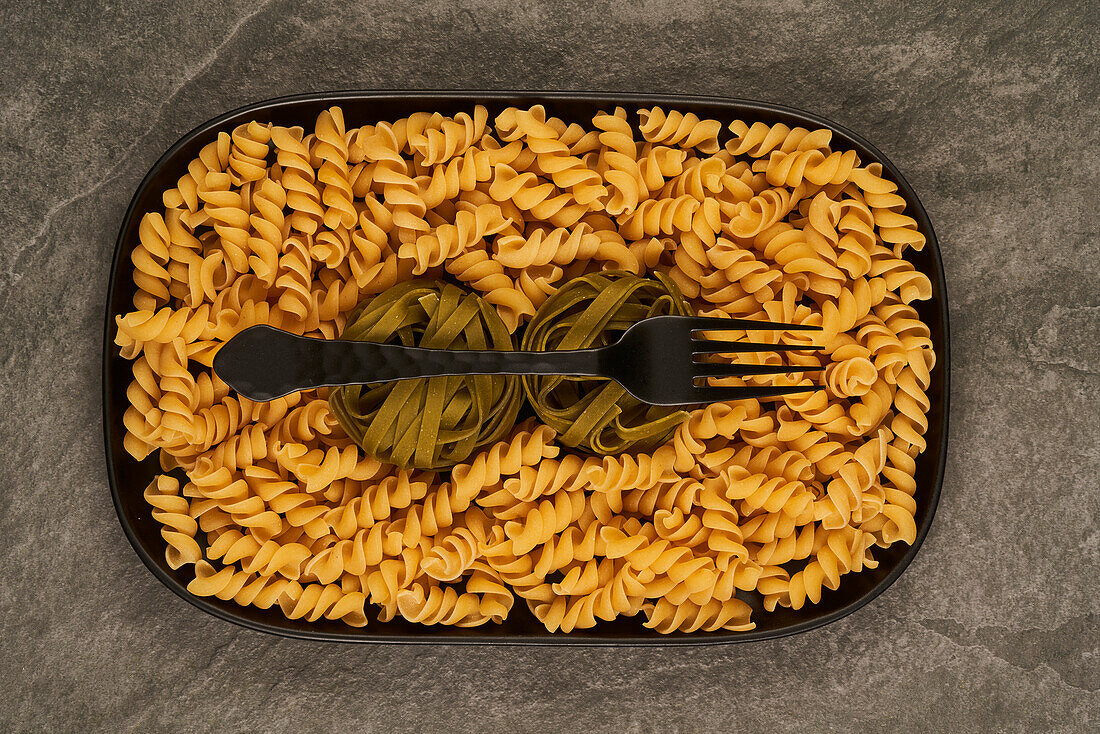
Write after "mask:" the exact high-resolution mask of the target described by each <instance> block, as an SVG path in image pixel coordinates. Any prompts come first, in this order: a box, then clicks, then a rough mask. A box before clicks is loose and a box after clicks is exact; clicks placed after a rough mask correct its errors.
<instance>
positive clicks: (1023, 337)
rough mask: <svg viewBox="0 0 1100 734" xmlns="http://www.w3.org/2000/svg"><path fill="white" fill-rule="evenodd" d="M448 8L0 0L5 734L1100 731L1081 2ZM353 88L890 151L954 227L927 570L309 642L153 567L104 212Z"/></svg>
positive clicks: (111, 227)
mask: <svg viewBox="0 0 1100 734" xmlns="http://www.w3.org/2000/svg"><path fill="white" fill-rule="evenodd" d="M459 5H460V4H458V3H449V2H438V1H436V0H428V1H426V2H420V3H403V2H374V3H359V4H355V5H353V6H345V5H344V4H342V3H337V2H331V1H327V2H319V3H300V2H291V1H290V0H265V1H262V2H256V1H255V0H234V1H233V2H228V3H224V4H217V5H216V6H215V4H213V3H211V4H209V6H208V4H206V3H194V2H174V1H169V2H155V3H154V2H147V1H144V2H141V3H137V2H134V3H125V2H122V3H111V4H109V5H108V4H106V3H95V2H86V3H63V2H60V1H59V0H51V1H47V2H41V3H34V4H31V3H15V2H10V1H8V2H2V3H0V29H2V30H0V33H2V35H3V44H2V45H3V47H4V48H5V49H6V50H7V52H6V53H5V60H6V63H5V64H4V65H3V68H2V69H0V80H2V83H0V162H2V165H0V192H2V193H0V221H2V222H3V236H4V244H3V245H2V246H0V311H2V315H0V345H2V346H0V356H2V357H3V361H4V369H3V371H2V372H0V395H2V398H3V401H4V402H3V404H4V406H5V409H6V410H5V413H6V415H5V419H4V420H3V421H0V437H2V444H0V445H2V447H3V452H2V454H0V479H2V484H0V538H3V541H2V543H0V653H2V654H0V679H3V680H7V681H8V683H7V684H5V688H6V693H5V694H4V695H3V696H2V701H0V730H3V731H74V732H88V731H98V730H104V731H122V730H136V731H188V732H190V731H195V732H199V731H295V730H296V731H310V732H314V731H316V732H328V731H332V732H344V731H365V732H373V731H378V732H389V731H466V730H470V729H473V727H474V726H475V724H476V725H478V726H479V728H480V729H481V730H484V731H532V732H542V731H559V730H561V731H593V732H595V731H616V732H619V731H625V732H635V731H637V732H644V731H655V732H656V731H662V732H663V731H685V732H696V731H718V730H737V731H746V732H752V731H807V732H823V731H845V730H852V729H859V730H863V731H914V732H916V731H953V732H959V733H962V732H983V731H1020V732H1035V731H1054V730H1057V731H1085V730H1087V729H1088V728H1089V726H1090V722H1091V726H1093V727H1095V726H1096V721H1097V719H1098V718H1100V697H1098V694H1097V690H1098V688H1100V657H1098V649H1097V640H1098V639H1100V637H1098V636H1097V622H1098V621H1100V594H1097V593H1096V577H1097V576H1096V574H1097V566H1098V563H1097V561H1098V556H1100V535H1098V532H1097V526H1096V518H1097V509H1098V498H1100V488H1098V481H1097V476H1098V469H1100V453H1098V443H1097V439H1096V437H1097V435H1100V401H1098V397H1097V395H1098V394H1100V377H1098V375H1100V348H1098V346H1097V343H1098V342H1097V336H1098V334H1100V328H1098V327H1100V295H1098V294H1100V265H1098V263H1100V245H1098V237H1097V231H1098V225H1100V216H1098V213H1097V197H1096V182H1097V181H1098V180H1100V170H1098V169H1100V164H1098V157H1097V154H1096V151H1097V149H1098V146H1100V134H1098V131H1100V112H1098V106H1097V101H1096V100H1097V99H1098V98H1100V88H1098V86H1100V69H1098V63H1097V59H1098V58H1100V57H1098V56H1097V54H1096V38H1097V36H1098V35H1100V23H1098V20H1097V19H1098V17H1100V16H1098V14H1097V13H1096V12H1095V7H1092V8H1091V9H1090V7H1089V6H1090V3H1088V2H1066V1H1061V2H1057V1H1056V2H1050V3H1045V4H1042V3H1035V2H1022V1H1020V0H1013V1H1010V2H1005V3H1000V4H997V5H995V6H994V5H992V4H990V5H988V6H980V5H979V4H976V3H975V4H972V5H970V6H968V7H969V9H967V10H959V9H955V7H954V6H955V5H960V6H966V5H967V4H965V3H960V4H955V3H948V2H943V1H942V0H933V1H931V2H924V3H906V4H904V7H903V6H902V4H900V3H899V4H890V6H889V7H887V8H883V9H878V10H875V9H872V8H870V7H868V6H869V5H870V4H868V3H862V2H860V3H856V2H845V3H841V4H839V6H838V5H836V4H833V3H826V2H820V1H817V0H809V1H806V2H799V1H797V0H777V1H776V2H771V3H756V2H747V1H745V2H721V3H715V2H713V0H705V1H703V0H665V1H655V0H653V1H649V0H643V1H640V2H622V3H616V4H613V5H605V4H603V3H596V2H575V0H565V1H563V2H556V3H555V2H533V3H514V2H501V1H500V0H485V1H484V2H474V3H465V4H461V5H462V7H461V8H460V7H459ZM341 88H379V89H405V88H408V89H416V88H439V89H451V88H454V89H461V88H500V89H508V88H518V89H544V90H570V89H592V90H610V91H646V92H649V91H655V92H669V93H693V94H710V95H720V96H733V97H746V98H754V99H760V100H767V101H772V102H779V103H783V104H787V105H791V106H794V107H799V108H802V109H806V110H811V111H814V112H817V113H819V114H821V115H824V116H825V117H828V118H830V119H833V120H835V121H837V122H838V123H840V124H842V125H845V126H848V127H850V128H851V129H853V130H856V131H858V132H860V133H861V134H863V135H864V136H865V137H867V138H868V139H869V140H871V141H872V142H873V143H875V144H876V145H877V146H879V147H880V148H881V149H882V150H883V151H885V152H886V153H887V155H889V156H890V157H891V158H892V160H893V161H894V162H895V163H896V164H897V165H898V166H899V167H900V168H901V169H902V170H903V171H904V172H905V175H906V176H907V177H908V179H909V180H910V182H911V183H912V184H913V185H914V187H915V188H916V190H917V191H918V192H919V194H920V196H921V198H922V199H923V201H924V203H925V205H926V206H927V208H928V210H929V212H930V214H931V216H932V219H933V222H934V223H935V226H936V229H937V232H938V234H939V237H940V241H941V246H942V248H943V257H944V264H945V267H946V271H947V282H948V288H949V291H950V299H951V323H952V327H953V334H952V338H953V346H954V349H953V354H952V357H953V375H952V376H953V388H954V389H953V394H952V416H951V449H950V456H949V460H948V466H947V476H946V481H945V483H944V487H943V500H942V503H941V505H940V509H939V512H938V514H937V516H936V520H935V523H934V525H933V527H932V531H931V534H930V535H929V537H928V540H927V542H926V543H925V545H924V548H923V549H922V550H921V552H920V554H919V555H918V556H917V559H916V561H915V562H914V563H913V565H912V566H911V567H910V569H909V570H908V571H907V572H906V573H905V574H904V575H903V576H902V577H901V579H900V580H899V581H898V582H897V583H896V584H895V585H894V586H893V587H892V588H890V589H889V591H887V592H886V593H885V594H883V595H882V596H881V597H880V598H878V599H877V600H875V601H874V602H873V603H871V604H870V605H869V606H868V607H866V608H864V609H862V610H860V611H859V612H857V613H856V614H853V615H852V616H850V617H847V618H845V619H843V620H841V621H839V622H836V623H835V624H832V625H829V626H827V627H825V628H822V629H818V630H815V631H813V632H810V633H806V634H803V635H799V636H795V637H791V638H786V639H780V640H774V641H770V642H764V643H757V644H751V645H732V646H721V647H707V648H690V649H685V648H676V649H660V648H654V649H636V648H634V649H630V648H628V649H589V648H514V647H503V648H494V647H480V648H469V647H391V646H380V645H363V646H347V645H326V644H311V643H306V642H301V641H294V640H284V639H279V638H274V637H269V636H266V635H262V634H259V633H255V632H251V631H248V630H244V629H240V628H237V627H235V626H233V625H230V624H226V623H224V622H221V621H219V620H217V619H214V618H212V617H208V616H206V615H204V614H202V613H201V612H199V611H198V610H196V609H194V608H192V607H190V606H189V605H188V604H186V603H185V602H183V601H182V600H180V599H178V598H177V597H175V596H174V595H173V594H172V593H171V592H169V591H168V590H167V589H165V588H164V587H163V586H162V585H161V584H160V582H158V581H157V580H156V579H155V578H154V577H153V576H152V575H151V574H150V573H149V572H148V571H147V570H146V569H145V568H144V567H143V566H142V564H141V563H140V561H139V560H138V558H137V556H136V555H135V554H134V553H133V551H132V550H131V549H130V547H129V545H128V543H127V542H126V539H125V537H124V536H123V534H122V531H121V530H120V528H119V525H118V523H117V521H116V520H115V516H114V510H113V508H112V506H111V502H110V497H109V493H108V488H107V479H106V472H105V466H104V459H103V448H102V446H103V444H102V436H101V430H100V392H99V364H100V349H101V338H102V336H101V335H102V313H103V302H104V293H105V289H106V282H107V272H108V266H109V262H110V258H111V253H112V249H113V247H114V240H115V234H116V231H117V227H118V225H119V222H120V220H121V217H122V213H123V211H124V209H125V206H126V203H127V202H128V200H129V197H130V195H131V194H132V192H133V191H134V189H135V187H136V186H137V184H138V182H139V181H140V180H141V177H142V176H143V175H144V173H145V172H146V170H148V168H149V167H150V166H151V165H152V164H153V162H154V161H156V159H157V158H158V157H159V156H160V154H161V153H162V152H163V151H164V150H165V149H166V148H167V147H168V146H169V145H171V143H172V142H173V141H175V140H176V139H177V138H178V137H179V136H180V135H182V134H183V133H185V132H186V131H188V130H189V129H191V127H193V126H194V125H196V124H198V123H200V122H202V121H204V120H206V119H207V118H209V117H211V116H213V115H216V114H218V113H220V112H222V111H224V110H228V109H231V108H234V107H237V106H239V105H242V104H245V103H248V102H251V101H255V100H260V99H264V98H267V97H273V96H278V95H284V94H291V93H298V92H308V91H314V90H322V89H341ZM1089 436H1092V438H1089ZM1090 589H1091V591H1090Z"/></svg>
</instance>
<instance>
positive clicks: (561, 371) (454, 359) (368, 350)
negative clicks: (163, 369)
mask: <svg viewBox="0 0 1100 734" xmlns="http://www.w3.org/2000/svg"><path fill="white" fill-rule="evenodd" d="M602 351H603V350H602V349H579V350H573V351H560V352H557V351H555V352H514V351H507V352H505V351H490V350H486V351H477V350H469V351H458V350H449V349H423V348H421V347H404V346H401V345H398V344H376V343H374V342H363V341H347V340H339V339H337V340H333V339H316V338H312V337H304V336H298V335H296V334H291V333H290V332H286V331H282V330H280V329H275V328H272V327H270V326H264V325H261V326H253V327H250V328H248V329H245V330H244V331H242V332H240V333H239V334H237V335H236V336H235V337H233V338H232V339H231V340H230V341H229V342H228V343H226V344H225V346H223V347H222V348H221V349H220V350H218V353H217V355H216V356H215V357H214V371H215V372H216V373H217V374H218V376H219V377H220V378H221V379H222V380H224V381H225V382H226V384H228V385H229V386H230V387H232V388H233V389H234V390H236V391H237V392H238V393H240V394H241V395H243V396H244V397H246V398H249V399H250V400H256V401H264V400H274V399H275V398H278V397H282V396H283V395H287V394H289V393H292V392H295V391H297V390H309V389H313V388H317V387H332V386H336V385H359V384H366V383H371V382H389V381H391V380H405V379H410V378H416V377H443V376H448V375H577V376H588V375H592V376H596V375H601V374H602V373H601V371H600V355H601V352H602Z"/></svg>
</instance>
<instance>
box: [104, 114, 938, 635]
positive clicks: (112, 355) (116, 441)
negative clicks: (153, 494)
mask: <svg viewBox="0 0 1100 734" xmlns="http://www.w3.org/2000/svg"><path fill="white" fill-rule="evenodd" d="M475 103H481V104H484V105H486V106H487V107H488V108H489V112H490V114H491V115H495V114H496V113H497V112H499V111H500V110H501V109H503V108H504V107H507V106H509V105H516V106H520V107H527V106H530V105H533V104H545V105H546V106H547V108H548V109H549V110H550V112H552V114H554V115H557V116H559V117H561V118H563V119H565V120H567V121H573V120H575V121H578V122H587V121H589V120H591V118H592V116H593V115H594V114H595V113H596V111H597V110H600V109H606V108H608V107H612V106H614V105H622V106H624V107H626V108H627V109H628V110H631V111H633V110H635V109H637V108H639V107H648V106H652V105H661V106H663V107H664V108H665V109H668V108H674V109H677V110H680V111H682V112H694V113H696V114H697V115H699V116H700V117H704V118H713V119H717V120H721V121H722V122H723V124H725V123H728V122H729V121H731V120H733V119H734V118H741V119H744V120H746V121H749V122H752V121H756V120H760V121H763V122H767V123H769V124H774V123H777V122H783V123H786V124H787V125H789V126H792V127H793V126H795V125H801V126H803V127H808V128H811V129H812V128H819V127H826V128H830V129H831V130H833V134H834V135H833V137H834V141H835V143H834V148H837V149H852V150H855V151H857V152H858V153H859V156H860V158H861V160H863V161H864V163H868V162H871V161H878V162H880V163H882V165H883V168H884V169H885V171H886V174H887V176H888V177H889V178H891V179H892V180H894V181H895V182H897V184H898V193H899V194H900V195H901V196H903V197H904V198H905V201H906V204H907V206H906V213H907V214H909V215H910V216H912V217H913V218H914V219H916V221H917V223H918V225H919V226H920V231H921V232H922V233H923V234H924V235H925V236H926V237H927V238H928V244H927V246H926V247H925V248H924V250H923V251H921V252H912V253H910V254H909V255H908V258H909V259H910V260H911V261H912V262H913V263H914V265H915V266H916V267H917V269H918V270H921V271H922V272H924V273H926V274H928V276H929V277H930V278H931V279H932V299H931V300H930V301H927V302H923V303H920V304H918V305H917V310H918V311H919V312H920V315H921V318H922V319H924V321H925V322H926V323H927V324H928V325H929V326H930V327H931V330H932V341H933V345H934V348H935V351H936V355H937V365H936V368H935V371H934V372H933V373H932V385H931V387H930V389H929V391H928V396H929V398H930V400H931V403H932V409H931V411H930V412H929V414H928V419H929V427H928V434H927V438H928V449H927V451H925V452H924V453H923V454H921V455H920V457H919V458H918V459H917V473H916V481H917V495H916V500H917V514H916V522H917V538H916V541H915V542H914V543H913V545H912V546H905V545H901V544H894V545H893V546H892V547H890V548H887V549H875V557H876V558H877V559H878V560H879V562H880V563H879V566H878V568H877V569H874V570H865V571H863V572H862V573H858V574H850V575H848V576H845V577H844V580H843V582H842V583H841V585H840V588H839V589H838V590H836V591H828V590H826V591H825V593H824V595H823V597H822V600H821V603H820V604H814V605H809V606H807V607H804V608H803V609H801V610H799V611H792V610H789V609H780V610H778V611H776V612H773V613H765V612H764V611H763V610H762V609H760V608H756V609H755V610H754V612H753V619H754V620H755V622H756V629H755V630H752V631H751V632H707V633H702V632H696V633H691V634H672V635H660V634H658V633H656V632H653V631H651V630H647V629H646V628H644V627H643V626H642V624H641V621H640V618H634V619H620V620H616V621H614V622H603V623H601V624H600V625H599V626H597V627H596V628H594V629H590V630H580V631H576V632H572V633H569V634H561V633H557V634H551V633H549V632H547V631H546V629H545V628H544V627H543V626H542V625H541V624H540V623H539V622H538V621H537V620H535V618H534V617H533V616H532V615H530V614H529V613H528V612H527V609H526V607H525V606H524V605H523V604H522V603H518V604H516V606H515V607H514V608H513V611H512V614H511V615H510V617H509V619H508V620H507V621H506V622H505V624H503V625H499V626H493V625H486V626H484V627H480V628H473V629H456V628H452V627H443V626H434V627H426V626H421V625H413V624H409V623H406V622H403V621H394V622H386V623H381V622H376V621H371V622H370V623H369V624H368V625H367V626H366V627H363V628H359V629H356V628H351V627H348V626H346V625H344V624H341V623H339V622H330V621H327V620H323V621H321V622H315V623H308V622H304V621H300V620H299V621H294V620H290V619H287V618H285V617H284V616H283V615H282V614H281V613H280V612H279V610H278V609H273V610H262V609H257V608H255V607H241V606H238V605H237V604H236V603H234V602H232V601H222V600H220V599H216V598H201V597H196V596H192V595H191V594H189V593H188V592H187V589H186V585H187V582H188V580H189V574H190V570H189V569H186V568H185V569H182V570H179V571H173V570H172V569H171V568H170V567H169V566H168V564H167V563H166V562H165V560H164V549H165V544H164V541H163V540H162V539H161V536H160V526H159V524H158V523H156V522H154V521H153V519H152V517H151V516H150V512H149V510H150V508H149V506H148V505H146V503H145V500H144V498H143V497H142V490H143V489H144V488H145V486H146V485H147V484H148V483H149V481H150V479H151V478H152V477H153V476H154V474H155V473H156V472H157V470H158V465H157V462H156V460H155V459H153V458H149V459H146V460H145V461H142V462H138V461H135V460H134V459H133V458H131V457H130V455H129V454H127V453H126V452H125V451H124V450H123V448H122V435H123V427H122V413H123V411H124V410H125V407H126V386H127V384H128V383H129V381H130V379H131V376H132V373H131V369H130V363H129V362H128V361H127V360H124V359H122V358H121V357H120V356H119V353H118V349H117V348H116V347H115V346H114V336H115V323H114V317H115V316H116V315H117V314H121V313H125V312H126V310H128V307H129V304H130V303H131V299H132V298H133V295H134V283H133V278H132V277H131V265H130V252H131V250H132V249H133V246H134V244H135V243H136V242H137V229H138V223H139V222H140V220H141V216H142V215H143V214H145V213H146V212H148V211H152V210H154V209H157V208H158V207H160V206H161V201H160V196H161V193H162V192H163V191H164V190H165V189H168V188H171V187H173V186H175V182H176V180H177V179H178V178H179V177H180V176H181V175H182V174H183V173H184V172H185V170H186V167H187V163H188V162H189V161H190V160H191V159H192V158H194V157H195V156H197V155H198V152H199V149H200V148H201V147H202V146H203V145H204V144H206V143H207V142H209V141H210V140H211V139H213V137H214V136H215V135H216V134H217V133H218V132H220V131H230V130H232V129H233V128H234V127H236V126H237V125H239V124H241V123H243V122H248V121H249V120H258V121H260V122H274V123H277V124H281V125H302V126H304V127H307V128H308V127H309V126H310V125H311V124H312V123H313V121H314V120H315V119H316V117H317V115H318V114H319V113H320V112H321V111H322V110H323V109H326V108H327V107H329V106H331V105H334V104H339V105H341V106H342V107H343V109H344V114H345V116H346V118H347V120H348V121H349V124H364V123H366V122H372V121H377V120H392V119H395V118H399V117H404V116H406V115H409V114H410V113H412V112H416V111H418V110H438V111H440V112H443V113H445V114H453V113H456V112H459V111H461V110H469V109H470V108H471V107H472V106H473V105H474V104H475ZM949 371H950V355H949V347H948V325H947V289H946V285H945V283H944V277H943V263H942V262H941V259H940V251H939V245H938V243H937V242H936V235H935V233H934V232H933V231H932V224H931V222H930V221H929V219H928V213H927V212H926V211H925V210H924V207H923V206H921V203H920V201H919V200H918V199H917V195H916V193H915V192H914V191H913V188H912V187H911V186H910V185H909V183H908V182H906V180H905V178H904V177H903V176H902V175H901V172H900V171H898V169H897V168H895V167H894V165H893V164H892V163H890V161H889V160H887V158H886V156H884V155H883V154H882V153H881V152H879V151H878V150H877V149H876V148H875V147H874V146H872V145H871V144H870V143H868V142H867V141H866V140H864V139H863V138H861V137H859V136H858V135H856V134H855V133H852V132H850V131H848V130H846V129H844V128H842V127H840V126H839V125H836V124H834V123H832V122H829V121H828V120H825V119H823V118H821V117H818V116H816V115H812V114H809V113H806V112H800V111H798V110H794V109H790V108H787V107H782V106H780V105H773V104H766V103H761V102H751V101H745V100H734V99H721V98H713V97H689V96H674V95H670V96H665V95H651V94H601V93H588V92H585V93H568V92H558V93H550V92H547V93H529V92H326V93H317V94H306V95H300V96H294V97H281V98H278V99H272V100H267V101H264V102H259V103H256V104H252V105H248V106H246V107H241V108H240V109H237V110H233V111H232V112H228V113H226V114H224V115H220V116H218V117H215V118H214V119H212V120H210V121H209V122H206V123H203V124H202V125H200V126H198V127H196V128H195V129H194V130H192V131H191V132H189V133H187V135H184V136H183V138H181V139H180V140H179V142H177V143H176V144H175V145H173V146H172V147H171V148H170V149H169V150H168V152H167V153H165V154H164V155H163V156H162V157H161V159H160V160H159V161H157V163H156V165H154V166H153V168H152V169H151V170H150V171H149V173H148V174H147V175H146V176H145V178H144V180H143V181H142V182H141V185H140V186H139V187H138V189H137V192H136V193H135V194H134V197H133V199H132V200H131V201H130V206H129V207H128V208H127V210H126V214H125V216H124V217H123V220H122V226H121V228H120V230H119V234H118V243H117V245H116V247H115V255H114V262H113V264H112V267H111V280H110V284H109V285H108V291H107V312H106V328H105V336H104V344H103V423H104V432H105V437H104V438H105V446H106V451H107V476H108V479H109V481H110V485H111V495H112V497H113V499H114V503H115V509H116V510H117V511H118V519H119V522H120V523H122V529H123V530H124V531H125V533H126V537H127V538H129V540H130V543H131V545H133V547H134V550H135V551H136V552H137V554H138V556H140V558H141V560H142V561H143V562H144V563H145V565H146V566H148V568H149V570H150V571H152V572H153V575H155V576H156V577H157V578H158V579H160V580H161V581H162V582H163V583H164V585H165V586H167V587H168V588H169V589H171V590H172V591H173V592H175V593H176V594H178V595H179V596H180V597H182V598H184V599H186V600H187V601H189V602H190V603H191V604H193V605H195V606H196V607H198V608H199V609H202V610H203V611H205V612H209V613H210V614H212V615H214V616H215V617H219V618H221V619H224V620H227V621H230V622H234V623H236V624H240V625H243V626H245V627H249V628H251V629H255V630H260V631H263V632H270V633H273V634H278V635H285V636H289V637H299V638H305V639H312V640H336V641H342V642H400V643H475V644H476V643H481V644H486V643H501V644H564V645H626V644H629V645H685V644H687V645H692V644H695V645H698V644H715V643H727V642H748V641H752V640H764V639H770V638H774V637H782V636H785V635H790V634H794V633H796V632H805V631H806V630H810V629H813V628H815V627H820V626H821V625H823V624H828V623H829V622H832V621H834V620H836V619H839V618H841V617H843V616H845V615H847V614H851V613H852V612H854V611H855V610H856V609H859V608H860V607H861V606H863V605H864V604H866V603H867V602H869V601H871V600H872V599H874V598H875V597H876V596H878V595H879V594H881V593H882V592H883V591H884V590H885V589H886V588H887V587H888V586H890V584H891V583H893V582H894V580H895V579H896V578H897V577H898V576H899V575H901V572H902V571H904V570H905V568H906V566H908V565H909V563H910V561H912V560H913V557H914V556H915V555H916V553H917V550H918V549H919V548H920V545H921V543H922V542H923V540H924V537H925V535H927V533H928V528H929V526H930V524H931V522H932V516H933V514H934V513H935V510H936V504H937V502H938V500H939V495H940V485H941V484H942V482H943V469H944V461H945V459H946V454H947V406H948V373H949Z"/></svg>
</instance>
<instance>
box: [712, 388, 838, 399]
mask: <svg viewBox="0 0 1100 734" xmlns="http://www.w3.org/2000/svg"><path fill="white" fill-rule="evenodd" d="M824 389H825V388H824V387H822V386H821V385H801V386H781V385H777V386H769V387H753V386H751V385H743V386H742V385H738V386H736V387H697V388H695V394H696V395H698V396H699V402H701V403H720V402H723V401H725V400H746V399H748V398H756V399H758V400H764V399H771V398H778V397H782V396H784V395H794V394H796V393H805V392H816V391H817V390H824Z"/></svg>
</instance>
